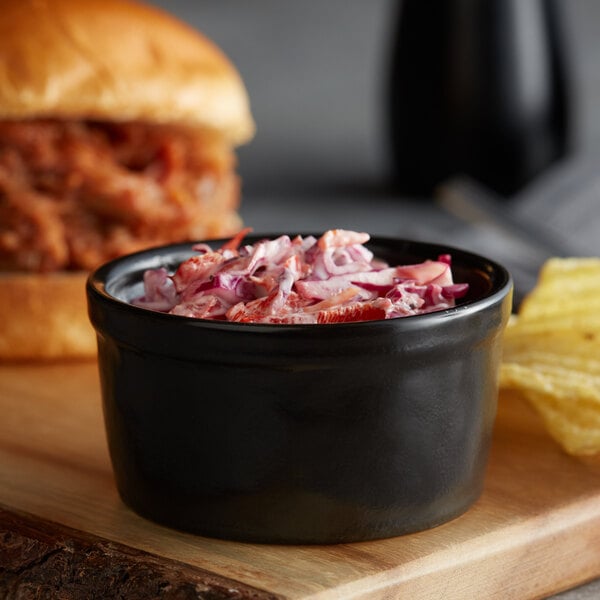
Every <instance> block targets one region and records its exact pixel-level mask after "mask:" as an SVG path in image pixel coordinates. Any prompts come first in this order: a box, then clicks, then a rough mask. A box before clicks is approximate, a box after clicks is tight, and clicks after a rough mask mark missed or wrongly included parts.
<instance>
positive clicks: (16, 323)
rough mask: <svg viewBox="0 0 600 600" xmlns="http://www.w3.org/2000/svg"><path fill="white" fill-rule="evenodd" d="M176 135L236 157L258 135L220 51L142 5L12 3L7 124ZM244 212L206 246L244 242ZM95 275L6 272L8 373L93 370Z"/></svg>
mask: <svg viewBox="0 0 600 600" xmlns="http://www.w3.org/2000/svg"><path fill="white" fill-rule="evenodd" d="M36 118H53V119H66V120H69V119H73V120H77V119H87V120H99V121H118V122H125V121H138V122H146V123H160V124H177V125H183V126H186V127H192V128H198V129H200V130H203V131H204V130H206V131H210V132H217V133H218V135H220V136H222V138H223V139H224V140H225V141H226V142H228V143H229V144H230V145H231V146H236V145H238V144H241V143H244V142H247V141H248V140H249V139H250V138H251V137H252V136H253V134H254V122H253V120H252V116H251V112H250V108H249V102H248V96H247V92H246V89H245V87H244V84H243V82H242V79H241V77H240V75H239V73H238V72H237V70H236V69H235V67H234V66H233V65H232V64H231V62H230V61H229V60H228V58H227V57H226V56H225V55H224V54H223V53H222V52H221V50H220V49H219V48H218V47H217V46H216V45H215V44H213V43H212V42H211V41H210V40H208V39H207V38H206V37H204V36H203V35H202V34H200V33H199V32H197V31H195V30H194V29H193V28H191V27H188V26H187V25H185V24H184V23H182V22H180V21H179V20H177V19H176V18H174V17H172V16H170V15H169V14H168V13H166V12H164V11H162V10H160V9H157V8H154V7H150V6H147V5H144V4H142V3H138V2H136V1H135V0H6V1H4V2H3V3H2V18H1V19H0V119H4V120H7V119H10V120H12V119H15V120H26V119H36ZM240 227H241V221H240V219H239V216H238V214H237V213H236V212H235V209H227V210H225V211H223V210H221V211H220V212H219V211H216V212H215V214H214V215H207V224H206V231H207V237H226V236H228V235H230V234H233V233H234V232H235V231H237V230H239V228H240ZM87 277H88V273H87V272H53V273H47V274H41V273H24V272H17V271H8V272H0V311H1V312H0V314H1V315H2V318H1V319H0V361H6V360H58V359H89V358H93V357H95V355H96V339H95V333H94V331H93V329H92V326H91V324H90V322H89V319H88V315H87V302H86V297H85V281H86V278H87Z"/></svg>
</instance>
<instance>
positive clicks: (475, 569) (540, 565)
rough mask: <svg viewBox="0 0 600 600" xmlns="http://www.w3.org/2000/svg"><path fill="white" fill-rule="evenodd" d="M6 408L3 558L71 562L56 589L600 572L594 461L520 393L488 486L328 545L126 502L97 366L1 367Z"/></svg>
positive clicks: (236, 586) (424, 585)
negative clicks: (267, 537)
mask: <svg viewBox="0 0 600 600" xmlns="http://www.w3.org/2000/svg"><path fill="white" fill-rule="evenodd" d="M0 413H1V414H3V415H4V417H3V419H2V420H0V540H3V541H4V545H3V544H0V565H2V566H4V567H5V568H6V565H7V564H8V566H9V567H10V566H11V564H12V573H13V574H14V573H16V574H17V575H16V577H20V578H23V577H31V578H33V580H34V582H35V581H38V582H39V581H40V580H41V581H45V580H47V579H48V578H49V577H56V576H57V575H56V574H57V573H59V574H62V573H64V570H65V569H66V570H67V571H68V578H67V579H68V581H67V583H64V582H63V583H64V585H67V584H68V585H71V586H73V585H74V583H73V581H75V582H76V583H77V585H79V586H82V585H85V584H86V582H85V581H84V582H83V583H82V581H81V577H82V576H81V573H87V572H92V571H93V573H94V577H95V579H92V580H91V581H92V583H93V584H94V586H100V587H101V586H116V585H123V584H122V582H123V581H124V580H127V581H128V582H129V585H134V583H135V584H136V585H137V588H138V591H139V589H140V588H141V589H146V588H145V587H143V586H146V585H148V581H151V580H152V577H156V576H157V573H158V574H159V575H160V577H162V578H163V579H166V580H167V581H169V582H170V585H172V586H178V585H179V586H186V585H187V586H189V585H191V584H192V583H193V584H194V585H195V586H200V588H202V589H205V590H211V591H213V592H215V590H217V591H219V593H220V594H221V595H220V596H219V595H218V596H216V597H219V598H246V597H253V598H255V599H262V598H273V597H278V598H287V599H289V600H292V599H293V600H308V599H309V598H310V599H316V598H320V599H326V598H371V599H374V598H387V597H390V596H391V597H407V596H408V597H411V598H413V599H415V600H418V599H420V598H421V599H423V600H427V599H428V598H431V597H444V598H447V599H448V600H452V599H456V600H458V599H461V600H462V599H463V598H465V597H469V598H484V597H485V598H489V599H494V598H497V599H498V600H511V599H514V600H527V599H529V598H542V597H544V596H547V595H548V594H551V593H556V592H559V591H562V590H564V589H568V588H572V587H574V586H576V585H579V584H581V583H583V582H586V581H590V580H592V579H593V578H595V577H597V576H598V575H600V465H599V464H597V463H590V462H587V461H580V460H577V459H574V458H572V457H569V456H567V455H566V454H564V453H563V452H562V451H561V450H560V449H559V447H558V446H557V445H556V444H555V443H554V442H553V441H552V440H551V439H550V437H549V436H548V435H547V434H546V432H545V430H544V429H543V427H542V426H541V423H540V421H539V419H538V418H537V415H536V414H535V413H534V412H533V410H532V409H531V408H530V407H529V406H528V405H527V404H525V403H524V402H523V401H522V399H520V398H518V397H514V396H507V395H502V396H501V397H500V406H499V413H498V418H497V422H496V427H495V431H494V438H493V443H492V451H491V455H490V463H489V468H488V472H487V474H486V482H485V487H484V492H483V495H482V497H481V498H480V499H479V500H478V501H477V502H476V504H475V505H474V506H473V507H472V508H471V509H470V510H469V511H467V513H465V514H464V515H462V516H461V517H459V518H457V519H454V520H453V521H451V522H449V523H446V524H444V525H442V526H439V527H437V528H434V529H432V530H429V531H425V532H420V533H417V534H412V535H408V536H400V537H398V538H390V539H386V540H377V541H373V542H361V543H356V544H339V545H333V546H273V545H261V544H247V543H244V544H240V543H235V542H229V541H223V540H216V539H209V538H204V537H201V536H195V535H190V534H185V533H180V532H176V531H173V530H170V529H168V528H165V527H161V526H158V525H155V524H153V523H150V522H149V521H147V520H145V519H142V518H141V517H138V516H137V515H135V514H134V513H133V512H132V511H130V510H129V509H127V507H125V506H124V505H123V504H122V502H121V501H120V500H119V498H118V494H117V491H116V488H115V485H114V481H113V478H112V473H111V468H110V462H109V458H108V452H107V448H106V442H105V437H104V431H103V425H102V411H101V405H100V390H99V385H98V377H97V367H96V365H95V363H93V362H92V363H83V364H55V365H47V366H31V365H15V366H0ZM40 520H41V521H40ZM15 554H19V557H16V556H15ZM11 561H12V562H11ZM144 574H145V575H144ZM124 575H126V576H127V577H125V576H124ZM6 577H7V575H6V572H5V574H4V578H6ZM36 578H37V579H36ZM4 580H6V579H4ZM2 581H3V577H0V595H1V592H2ZM136 582H137V583H136ZM88 584H89V583H88ZM28 585H33V584H32V583H31V581H28ZM202 586H204V587H202ZM200 588H199V589H200ZM94 589H97V587H95V588H94ZM101 589H111V590H113V591H114V587H112V588H111V587H108V588H106V587H104V588H101ZM594 590H597V587H589V586H588V587H586V588H585V594H587V595H579V596H568V595H567V596H566V598H573V597H583V598H585V597H594V596H590V594H591V593H593V591H594ZM215 593H216V592H215ZM572 593H573V594H579V592H572ZM67 597H68V596H67ZM165 597H168V596H165Z"/></svg>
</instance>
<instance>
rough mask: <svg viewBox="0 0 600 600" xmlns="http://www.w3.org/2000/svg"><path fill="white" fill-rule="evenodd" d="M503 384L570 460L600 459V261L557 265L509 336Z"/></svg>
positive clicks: (551, 264)
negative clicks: (520, 398)
mask: <svg viewBox="0 0 600 600" xmlns="http://www.w3.org/2000/svg"><path fill="white" fill-rule="evenodd" d="M500 384H501V386H503V387H507V388H513V389H517V390H520V391H521V392H522V393H523V394H524V395H525V397H526V398H527V399H528V400H529V401H530V403H531V404H532V405H533V406H534V408H535V409H536V410H537V411H538V413H539V414H540V415H541V417H542V419H543V421H544V423H545V425H546V427H547V429H548V432H549V433H550V434H551V435H552V436H553V437H554V438H555V439H556V440H557V441H558V442H559V443H560V444H561V446H562V447H563V448H564V449H565V450H566V451H567V452H569V453H570V454H577V455H591V454H597V453H600V259H595V258H569V259H551V260H550V261H548V262H547V263H546V265H545V266H544V268H543V269H542V271H541V273H540V279H539V281H538V284H537V286H536V288H535V289H534V290H533V291H532V293H531V294H530V295H529V296H528V297H527V298H526V300H525V301H524V302H523V305H522V307H521V310H520V312H519V315H518V317H517V318H516V319H513V320H512V321H511V323H510V324H509V326H508V327H507V329H506V332H505V337H504V355H503V365H502V368H501V375H500Z"/></svg>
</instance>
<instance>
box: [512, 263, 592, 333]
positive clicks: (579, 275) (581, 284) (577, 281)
mask: <svg viewBox="0 0 600 600" xmlns="http://www.w3.org/2000/svg"><path fill="white" fill-rule="evenodd" d="M599 315H600V258H564V259H560V258H553V259H550V260H549V261H547V262H546V263H545V265H544V266H543V268H542V270H541V272H540V277H539V281H538V283H537V285H536V287H535V289H534V290H533V291H532V292H531V294H529V295H528V296H527V298H526V299H525V300H524V301H523V304H522V306H521V308H520V310H519V323H525V322H528V323H534V322H536V323H540V322H543V323H545V324H547V325H548V326H551V327H552V329H553V330H556V329H559V328H565V327H568V326H569V324H571V325H574V326H577V327H586V326H587V327H590V326H594V327H596V328H598V325H599V324H600V316H599Z"/></svg>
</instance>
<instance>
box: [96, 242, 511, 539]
mask: <svg viewBox="0 0 600 600" xmlns="http://www.w3.org/2000/svg"><path fill="white" fill-rule="evenodd" d="M260 237H275V236H253V237H250V238H248V239H247V242H248V243H252V242H254V241H256V240H257V239H260ZM221 243H222V241H214V242H210V244H211V245H212V246H215V247H216V246H219V245H220V244H221ZM367 245H368V247H369V248H370V249H371V250H372V251H374V252H375V254H376V256H378V257H380V258H383V259H385V260H387V261H388V262H389V263H390V264H410V263H414V262H420V261H422V260H425V259H427V258H431V259H435V258H437V257H438V255H440V254H446V253H450V254H451V255H452V261H453V262H452V265H453V266H452V268H453V274H454V279H455V281H456V282H468V283H469V284H470V291H469V294H468V296H467V297H466V298H464V299H462V300H461V301H460V302H459V304H458V305H457V306H456V307H455V308H452V309H449V310H444V311H441V312H436V313H430V314H426V315H419V316H412V317H404V318H399V319H390V320H385V321H370V322H361V323H345V324H329V325H289V326H288V325H260V324H235V323H226V322H218V321H210V320H201V319H191V318H187V317H179V316H173V315H167V314H162V313H158V312H153V311H150V310H146V309H142V308H138V307H136V306H133V305H131V304H130V303H129V301H130V300H131V299H132V298H134V297H136V296H139V295H141V289H142V283H141V282H142V275H143V273H144V271H145V270H146V269H150V268H156V267H159V266H166V267H167V268H174V267H175V266H176V265H178V264H179V263H180V262H181V261H182V260H184V259H185V258H187V257H188V256H190V255H191V254H192V250H191V244H179V245H175V246H169V247H163V248H156V249H151V250H147V251H144V252H140V253H137V254H133V255H130V256H126V257H124V258H120V259H118V260H115V261H112V262H110V263H107V264H105V265H104V266H102V267H100V268H99V269H98V270H96V271H95V272H94V273H93V274H92V275H91V276H90V278H89V280H88V284H87V294H88V303H89V314H90V319H91V321H92V324H93V325H94V328H95V329H96V332H97V337H98V360H99V371H100V381H101V387H102V397H103V408H104V417H105V423H106V431H107V436H108V444H109V450H110V455H111V459H112V464H113V468H114V473H115V478H116V483H117V487H118V490H119V493H120V495H121V497H122V499H123V501H124V502H125V503H126V504H127V505H129V506H130V507H131V508H132V509H133V510H135V511H136V512H137V513H139V514H140V515H143V516H145V517H146V518H148V519H151V520H154V521H156V522H159V523H162V524H165V525H168V526H171V527H174V528H177V529H181V530H186V531H191V532H195V533H199V534H202V535H206V536H213V537H219V538H228V539H237V540H245V541H255V542H270V543H338V542H348V541H358V540H368V539H375V538H382V537H390V536H396V535H400V534H405V533H409V532H415V531H419V530H423V529H426V528H430V527H433V526H436V525H439V524H441V523H444V522H446V521H448V520H450V519H452V518H454V517H456V516H458V515H460V514H461V513H463V512H464V511H465V510H467V509H468V508H469V507H470V506H471V505H472V503H473V502H474V501H475V500H476V499H477V498H478V497H479V495H480V493H481V491H482V487H483V480H484V474H485V467H486V462H487V456H488V448H489V444H490V438H491V432H492V426H493V422H494V418H495V414H496V402H497V374H498V368H499V364H500V358H501V340H502V331H503V328H504V326H505V324H506V322H507V319H508V317H509V314H510V311H511V297H512V282H511V278H510V276H509V274H508V273H507V271H506V270H505V269H504V268H503V267H502V266H500V265H498V264H496V263H495V262H493V261H491V260H489V259H487V258H483V257H481V256H477V255H475V254H472V253H469V252H465V251H462V250H459V249H455V248H448V247H445V246H438V245H435V244H427V243H421V242H413V241H406V240H396V239H385V238H374V239H372V240H371V242H370V243H369V244H367Z"/></svg>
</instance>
